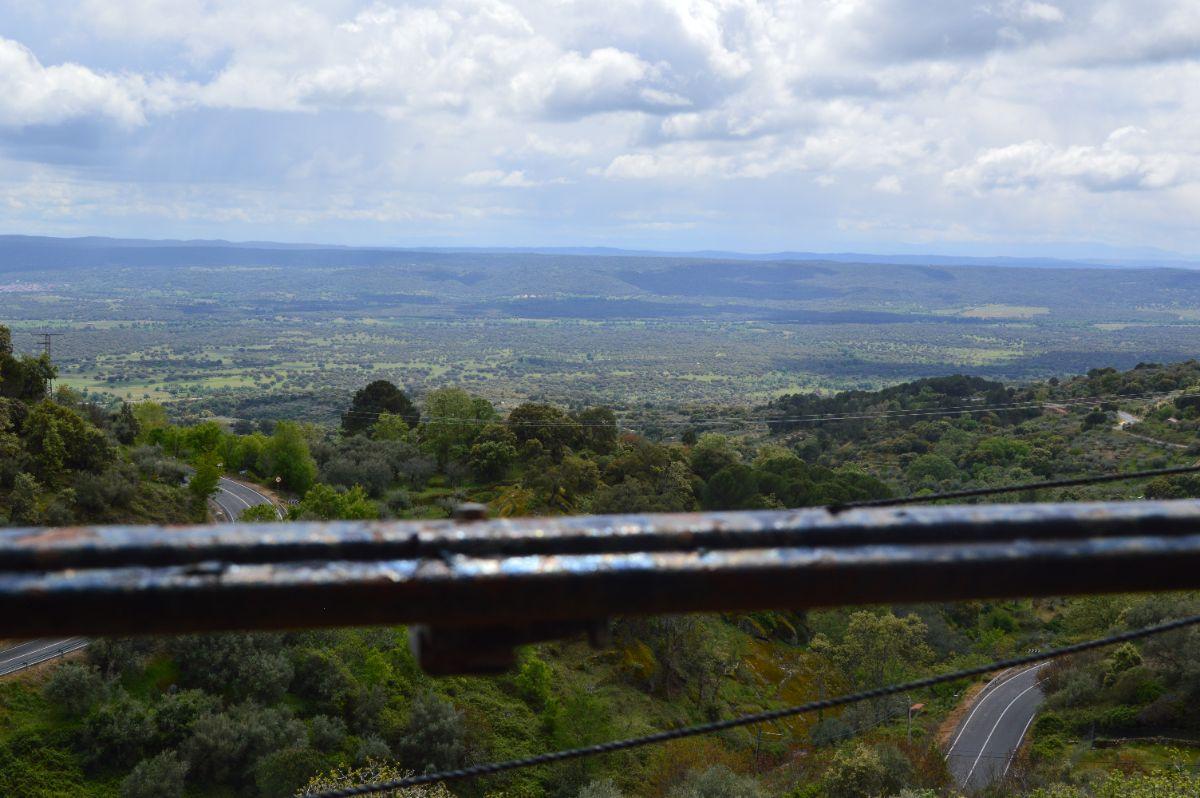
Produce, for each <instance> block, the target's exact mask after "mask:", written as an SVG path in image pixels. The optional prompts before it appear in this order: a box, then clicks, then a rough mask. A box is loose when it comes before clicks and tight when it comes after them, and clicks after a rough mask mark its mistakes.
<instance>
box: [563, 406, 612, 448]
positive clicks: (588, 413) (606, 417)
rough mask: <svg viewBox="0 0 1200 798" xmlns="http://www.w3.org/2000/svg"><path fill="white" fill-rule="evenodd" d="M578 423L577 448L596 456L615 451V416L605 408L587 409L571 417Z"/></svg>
mask: <svg viewBox="0 0 1200 798" xmlns="http://www.w3.org/2000/svg"><path fill="white" fill-rule="evenodd" d="M572 417H573V418H574V419H575V421H577V422H579V441H578V444H579V448H581V449H587V450H589V451H592V452H595V453H596V454H611V453H612V452H614V451H616V449H617V416H616V414H614V413H613V411H612V410H610V409H609V408H607V407H589V408H588V409H587V410H581V411H579V412H578V413H574V414H573V416H572Z"/></svg>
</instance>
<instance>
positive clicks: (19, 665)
mask: <svg viewBox="0 0 1200 798" xmlns="http://www.w3.org/2000/svg"><path fill="white" fill-rule="evenodd" d="M213 501H214V502H216V504H217V506H218V507H219V508H221V511H223V512H224V513H225V515H226V517H225V518H218V519H217V520H220V521H229V522H231V521H236V520H237V517H238V516H239V515H241V513H242V510H245V509H246V508H247V507H252V506H254V505H256V504H270V503H271V500H270V499H269V498H267V497H266V496H265V495H263V494H262V493H259V492H258V491H257V490H255V489H254V488H248V487H246V486H245V485H242V484H241V483H238V482H234V481H233V480H232V479H226V478H225V477H221V481H220V483H218V485H217V492H216V494H215V495H214V496H213ZM280 517H281V518H282V517H283V514H282V512H280ZM86 645H87V638H86V637H68V638H62V639H50V638H46V639H41V640H28V641H26V642H24V643H18V644H17V645H15V646H12V647H10V648H5V649H0V676H6V675H8V674H10V673H16V672H17V671H20V670H24V669H25V668H29V667H32V666H34V665H37V664H39V663H42V662H46V661H48V660H52V659H57V658H58V657H61V656H63V655H64V654H69V653H71V652H72V651H78V650H79V649H81V648H83V647H84V646H86Z"/></svg>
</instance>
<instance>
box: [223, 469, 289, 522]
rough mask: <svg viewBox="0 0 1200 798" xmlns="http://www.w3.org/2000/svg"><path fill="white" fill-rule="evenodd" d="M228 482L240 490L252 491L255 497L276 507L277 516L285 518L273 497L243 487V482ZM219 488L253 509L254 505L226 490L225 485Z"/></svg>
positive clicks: (245, 486) (230, 480)
mask: <svg viewBox="0 0 1200 798" xmlns="http://www.w3.org/2000/svg"><path fill="white" fill-rule="evenodd" d="M221 479H227V478H226V477H221ZM228 481H229V482H232V483H233V484H234V485H237V486H238V487H239V488H245V489H246V490H248V491H250V492H251V493H253V494H254V495H255V496H257V497H258V498H260V499H262V500H263V503H265V504H269V505H271V506H272V507H274V508H275V514H276V515H278V516H279V517H280V518H283V512H282V511H281V510H280V509H279V508H278V507H275V502H273V501H272V500H271V497H270V496H267V495H266V494H265V493H259V492H258V491H256V490H255V489H254V488H252V487H250V486H249V485H243V484H242V483H241V482H234V481H233V480H232V479H229V480H228ZM217 487H219V488H220V489H221V490H223V491H225V492H226V493H228V494H229V495H230V496H233V497H234V498H236V499H237V500H238V501H240V502H241V503H242V504H244V505H246V506H247V507H251V506H252V505H251V504H250V502H248V501H246V500H245V499H243V498H242V497H241V496H238V495H237V494H236V493H234V492H233V491H231V490H229V489H227V488H225V487H224V486H223V485H220V484H218V485H217Z"/></svg>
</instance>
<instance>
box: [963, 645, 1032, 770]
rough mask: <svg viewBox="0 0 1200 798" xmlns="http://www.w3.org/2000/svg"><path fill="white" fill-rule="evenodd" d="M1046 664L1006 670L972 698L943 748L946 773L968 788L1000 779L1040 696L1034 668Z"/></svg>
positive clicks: (1027, 726)
mask: <svg viewBox="0 0 1200 798" xmlns="http://www.w3.org/2000/svg"><path fill="white" fill-rule="evenodd" d="M1043 667H1045V663H1042V664H1040V665H1034V666H1033V667H1030V668H1024V669H1021V670H1017V671H1005V672H1004V673H1001V674H1000V675H999V676H997V677H996V678H994V679H992V681H990V682H989V683H988V685H987V687H985V688H984V689H983V691H982V692H981V693H980V694H979V696H978V697H977V698H976V699H975V703H974V704H973V705H972V707H971V711H970V712H968V713H967V716H966V717H965V718H963V721H962V723H961V724H959V727H958V730H957V732H956V733H955V736H954V739H953V741H952V742H951V744H950V748H949V750H947V751H946V759H947V761H948V763H949V766H950V772H951V773H953V774H954V778H955V779H957V780H958V783H959V784H960V785H962V788H963V789H964V790H966V791H967V792H968V793H970V792H974V791H976V790H981V789H983V788H984V787H987V786H988V785H989V784H991V783H993V782H995V781H998V780H999V779H1002V778H1004V775H1005V774H1006V773H1008V769H1009V767H1010V766H1011V765H1012V760H1013V757H1015V756H1016V753H1017V749H1018V748H1020V747H1021V741H1022V740H1024V739H1025V733H1026V732H1028V731H1029V727H1030V725H1032V723H1033V718H1034V715H1036V714H1037V710H1038V707H1039V706H1041V704H1042V701H1043V699H1044V696H1043V695H1042V688H1041V685H1039V684H1038V672H1039V671H1040V670H1041V669H1042V668H1043Z"/></svg>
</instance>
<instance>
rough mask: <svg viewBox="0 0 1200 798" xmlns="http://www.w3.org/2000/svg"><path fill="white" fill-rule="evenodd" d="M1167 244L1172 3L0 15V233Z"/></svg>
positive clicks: (1192, 200) (75, 10)
mask: <svg viewBox="0 0 1200 798" xmlns="http://www.w3.org/2000/svg"><path fill="white" fill-rule="evenodd" d="M1198 222H1200V2H1196V0H1173V1H1172V0H1095V1H1093V2H1087V1H1086V0H1046V2H1041V1H1040V0H780V2H751V1H750V0H715V1H714V2H707V1H706V0H691V1H690V2H688V1H687V0H676V1H672V0H657V1H655V0H604V1H603V2H595V1H594V0H591V1H581V2H571V1H570V0H541V1H540V2H539V1H538V0H509V1H508V2H505V0H448V1H447V2H406V3H402V2H353V1H352V0H309V1H308V2H283V1H282V0H280V2H266V1H265V0H263V1H262V2H250V1H249V0H240V1H239V0H229V1H228V2H227V1H226V0H122V1H121V2H116V1H115V0H55V2H37V0H0V232H13V233H45V234H55V235H79V234H101V235H117V236H144V237H205V238H207V237H223V238H229V239H271V240H286V241H325V242H339V243H359V244H387V245H410V244H415V245H428V244H449V245H459V244H461V245H507V246H519V245H588V246H591V245H611V246H637V247H654V248H659V249H699V248H727V249H741V250H754V251H764V250H778V249H800V250H817V251H832V250H837V251H843V250H855V251H875V252H887V251H912V250H914V249H916V250H928V251H943V252H971V253H993V252H994V253H1014V252H1027V251H1045V252H1048V253H1052V254H1086V253H1089V252H1100V251H1114V252H1117V251H1119V252H1126V251H1133V250H1135V249H1142V248H1158V249H1163V250H1168V251H1172V252H1182V253H1187V254H1189V255H1196V254H1200V224H1198ZM1100 247H1111V248H1116V249H1112V250H1103V249H1099V248H1100Z"/></svg>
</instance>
